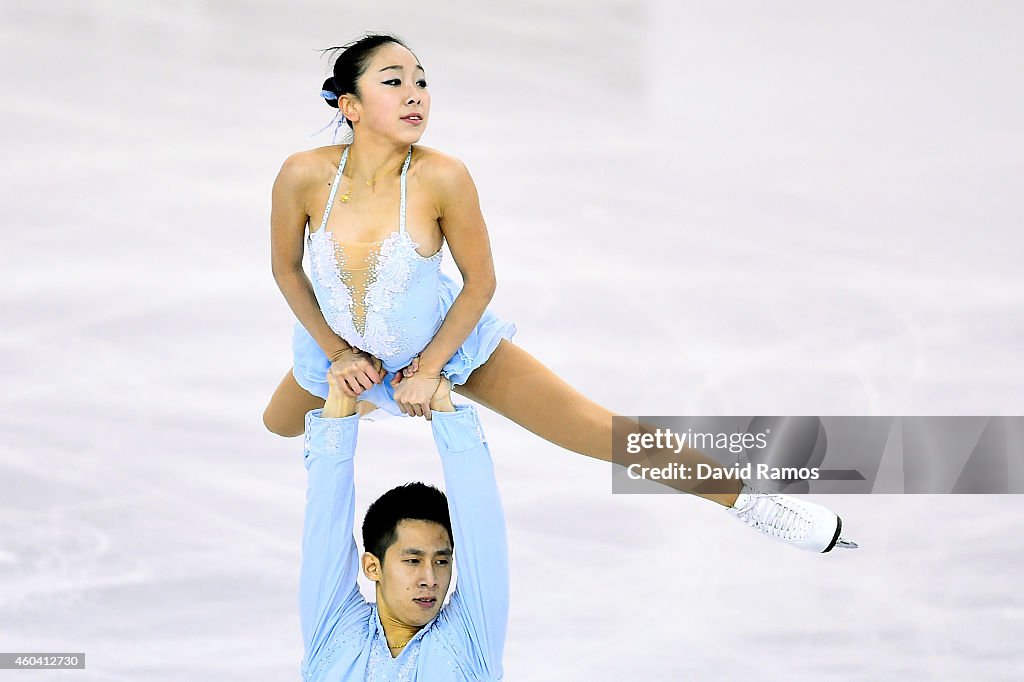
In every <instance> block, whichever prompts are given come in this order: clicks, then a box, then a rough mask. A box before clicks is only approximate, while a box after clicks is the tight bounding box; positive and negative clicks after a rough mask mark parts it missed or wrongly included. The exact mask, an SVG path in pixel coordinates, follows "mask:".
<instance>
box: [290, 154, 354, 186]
mask: <svg viewBox="0 0 1024 682" xmlns="http://www.w3.org/2000/svg"><path fill="white" fill-rule="evenodd" d="M344 147H345V145H340V146H339V145H331V146H327V147H317V148H315V149H304V150H302V151H298V152H295V153H293V154H290V155H289V156H288V158H286V159H285V160H284V163H283V164H281V172H280V173H279V174H278V178H279V179H280V180H282V181H284V182H286V183H287V184H288V185H290V186H292V187H302V186H308V185H311V184H315V183H319V182H320V181H321V180H322V179H323V178H324V177H325V176H327V177H329V178H333V177H334V175H333V174H334V173H336V172H337V170H338V161H339V160H340V159H341V152H342V150H343V149H344Z"/></svg>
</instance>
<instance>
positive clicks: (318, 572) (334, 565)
mask: <svg viewBox="0 0 1024 682" xmlns="http://www.w3.org/2000/svg"><path fill="white" fill-rule="evenodd" d="M321 412H322V411H321V410H313V411H311V412H309V413H308V414H307V415H306V440H305V454H304V458H305V466H306V471H307V472H308V476H307V481H308V482H307V489H306V517H305V524H304V528H303V533H302V568H301V571H300V577H299V614H300V618H301V621H302V638H303V642H304V644H305V663H304V667H306V668H308V667H311V666H312V665H313V664H314V663H315V661H316V659H317V657H318V656H319V655H320V651H321V648H322V647H323V645H324V643H325V642H326V641H327V640H328V639H329V637H330V635H331V633H332V632H333V631H334V630H335V628H336V627H338V626H339V625H340V626H341V627H345V626H346V625H347V624H348V623H349V622H350V621H352V620H353V619H355V618H357V617H358V616H359V615H360V614H361V612H362V611H364V610H366V609H368V608H369V607H368V606H367V604H366V601H365V600H364V599H363V597H362V594H361V593H360V592H359V587H358V584H357V583H356V577H357V575H358V570H359V554H358V548H357V546H356V542H355V538H354V537H353V536H352V524H353V520H354V517H355V482H354V472H353V458H354V456H355V449H356V436H357V432H358V424H359V418H358V415H353V416H351V417H345V418H341V419H325V418H322V417H321V416H320V413H321Z"/></svg>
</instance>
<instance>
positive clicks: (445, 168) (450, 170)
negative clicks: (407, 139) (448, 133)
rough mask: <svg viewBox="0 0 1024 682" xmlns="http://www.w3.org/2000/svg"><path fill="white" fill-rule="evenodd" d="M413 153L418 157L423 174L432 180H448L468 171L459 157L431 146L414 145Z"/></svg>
mask: <svg viewBox="0 0 1024 682" xmlns="http://www.w3.org/2000/svg"><path fill="white" fill-rule="evenodd" d="M413 155H414V157H415V156H418V157H419V161H420V163H421V164H423V165H422V168H423V171H424V174H425V175H427V176H429V177H430V179H433V180H445V179H448V180H450V179H451V178H452V177H453V176H454V177H458V176H460V175H462V174H464V173H468V172H469V171H468V170H467V168H466V164H464V163H463V162H462V161H461V160H460V159H457V158H455V157H454V156H452V155H451V154H445V153H444V152H442V151H439V150H437V149H434V148H432V147H424V146H422V145H416V146H415V147H414V148H413Z"/></svg>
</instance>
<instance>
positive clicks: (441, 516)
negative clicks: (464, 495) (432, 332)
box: [363, 482, 455, 564]
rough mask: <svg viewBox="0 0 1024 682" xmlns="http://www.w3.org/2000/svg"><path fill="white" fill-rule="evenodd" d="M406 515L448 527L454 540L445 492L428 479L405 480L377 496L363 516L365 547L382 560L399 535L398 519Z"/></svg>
mask: <svg viewBox="0 0 1024 682" xmlns="http://www.w3.org/2000/svg"><path fill="white" fill-rule="evenodd" d="M405 519H408V520H410V521H430V522H432V523H438V524H441V525H442V526H444V529H445V530H446V531H448V539H449V540H451V541H452V543H453V544H454V542H455V540H454V539H453V538H452V521H451V517H449V516H448V498H447V497H445V496H444V493H443V492H441V491H440V490H438V489H437V488H435V487H434V486H432V485H427V484H426V483H419V482H417V483H406V484H405V485H400V486H398V487H397V488H392V489H391V490H389V491H387V492H386V493H384V494H383V495H381V496H380V497H378V498H377V500H376V501H375V502H374V503H373V504H371V505H370V508H369V509H367V510H366V517H365V518H364V519H363V547H365V548H366V551H367V552H369V553H370V554H372V555H373V556H375V557H377V558H378V559H379V560H380V562H381V564H383V563H384V553H385V552H387V551H388V547H390V546H391V545H393V544H395V540H397V539H398V524H399V522H400V521H403V520H405Z"/></svg>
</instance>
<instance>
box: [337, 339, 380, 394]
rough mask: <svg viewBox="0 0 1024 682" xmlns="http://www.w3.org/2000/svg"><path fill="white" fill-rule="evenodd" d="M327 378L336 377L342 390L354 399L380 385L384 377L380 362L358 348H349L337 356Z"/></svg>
mask: <svg viewBox="0 0 1024 682" xmlns="http://www.w3.org/2000/svg"><path fill="white" fill-rule="evenodd" d="M327 376H328V377H330V376H333V377H335V378H336V379H337V380H338V381H339V388H340V390H341V391H343V392H344V393H345V395H347V396H349V397H352V398H355V397H356V396H357V395H359V394H360V393H362V392H363V391H365V390H368V389H370V388H373V385H374V384H379V383H380V380H381V378H382V377H383V375H382V373H381V362H380V360H379V359H378V358H375V357H374V356H372V355H370V354H369V353H366V352H365V351H361V350H359V349H358V348H349V349H347V350H345V351H343V352H342V353H341V354H340V355H339V356H337V357H336V358H335V360H334V362H332V363H331V368H330V369H329V370H327Z"/></svg>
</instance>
